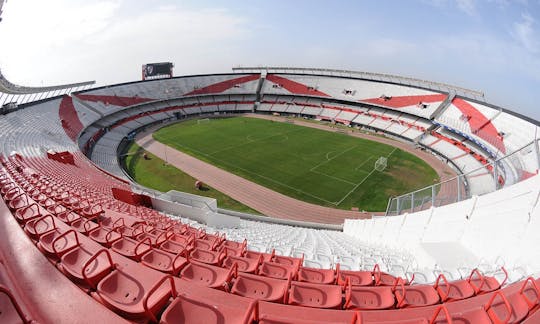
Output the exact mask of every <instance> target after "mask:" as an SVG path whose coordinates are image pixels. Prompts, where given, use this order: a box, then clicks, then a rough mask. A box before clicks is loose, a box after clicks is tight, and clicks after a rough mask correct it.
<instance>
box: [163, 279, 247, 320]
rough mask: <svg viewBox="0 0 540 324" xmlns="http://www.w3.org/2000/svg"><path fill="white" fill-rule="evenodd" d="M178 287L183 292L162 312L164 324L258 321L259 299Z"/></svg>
mask: <svg viewBox="0 0 540 324" xmlns="http://www.w3.org/2000/svg"><path fill="white" fill-rule="evenodd" d="M178 284H181V283H180V282H177V285H178ZM177 288H178V290H181V291H183V292H182V293H181V294H179V295H177V296H176V298H174V300H173V302H172V303H171V304H170V305H169V306H168V307H167V308H166V309H165V311H164V312H163V315H162V316H161V321H160V323H162V324H176V323H177V324H181V323H216V324H227V323H231V324H249V323H252V321H253V319H254V318H255V312H256V309H257V301H256V300H252V299H249V298H244V297H241V296H236V295H230V294H227V293H225V292H222V291H219V290H214V289H201V288H199V289H197V288H195V287H191V286H190V287H182V286H179V287H177Z"/></svg>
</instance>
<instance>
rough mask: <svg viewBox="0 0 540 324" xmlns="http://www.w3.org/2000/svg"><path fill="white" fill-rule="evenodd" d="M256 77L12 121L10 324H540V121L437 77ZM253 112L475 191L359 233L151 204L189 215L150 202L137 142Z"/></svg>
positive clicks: (224, 78) (4, 158)
mask: <svg viewBox="0 0 540 324" xmlns="http://www.w3.org/2000/svg"><path fill="white" fill-rule="evenodd" d="M252 70H253V71H251V70H250V69H249V68H247V69H246V71H244V73H232V74H222V75H205V76H191V77H181V78H172V79H163V80H151V81H146V82H135V83H127V84H119V85H111V86H108V87H104V88H98V89H92V90H87V91H83V92H77V93H74V94H72V95H67V94H66V95H62V96H59V97H55V98H51V99H47V100H42V101H38V102H32V103H28V104H24V105H23V106H22V107H20V108H21V109H17V110H15V111H10V112H8V113H7V114H6V115H4V116H0V141H1V143H2V145H0V162H1V166H0V195H1V196H2V201H0V237H2V239H0V260H2V262H0V298H1V299H0V300H1V303H0V307H1V308H0V322H6V323H10V322H30V321H37V322H43V323H49V322H68V321H69V322H96V321H98V322H106V323H122V322H129V321H146V322H161V323H177V322H207V323H213V322H215V323H218V322H220V323H251V322H258V323H330V322H333V323H336V322H338V323H430V322H431V323H443V322H470V323H492V322H495V323H518V322H521V321H523V322H529V323H534V322H535V319H536V318H537V317H538V314H539V313H538V311H537V310H538V309H539V308H540V291H539V290H538V284H539V283H540V282H539V281H538V280H540V279H537V274H538V273H539V271H540V263H539V262H538V261H537V260H540V258H539V256H538V250H537V249H536V246H538V244H539V243H540V242H538V240H539V239H538V236H537V230H538V224H539V223H538V222H539V219H540V218H539V217H540V215H539V213H538V210H539V209H538V197H540V190H539V188H540V183H539V181H540V180H539V178H538V176H537V170H538V150H537V148H538V143H537V141H536V137H535V135H534V134H536V131H537V129H538V124H537V123H536V122H534V121H531V120H527V119H524V118H520V116H518V115H514V114H512V113H510V112H508V111H505V110H502V109H494V108H493V106H491V105H489V104H487V103H479V102H478V94H477V93H474V92H467V91H466V90H464V89H459V88H452V89H446V90H447V91H442V90H441V87H442V86H441V85H440V84H437V85H436V87H435V84H430V83H425V82H420V80H417V81H418V83H415V84H414V85H413V84H411V80H403V84H399V82H398V81H399V80H400V79H399V78H394V79H393V80H394V81H393V82H381V81H384V80H383V79H384V78H383V76H379V78H378V80H377V81H375V80H373V79H370V78H368V76H367V75H362V77H360V75H356V74H355V73H349V74H347V77H339V76H329V75H325V74H324V73H325V71H322V70H317V71H312V72H310V71H307V70H306V71H301V73H300V72H299V71H298V70H294V72H295V73H292V74H288V73H287V72H285V71H286V70H280V69H277V68H276V69H275V71H272V69H271V68H260V69H259V70H256V69H254V68H253V69H252ZM263 70H265V71H266V72H268V74H266V73H263ZM342 72H343V73H345V72H344V71H342ZM355 76H356V77H355ZM371 77H372V78H374V76H373V75H371ZM381 78H382V79H381ZM261 80H262V82H263V86H262V87H261V89H262V90H261V93H257V92H258V85H259V82H260V81H261ZM396 80H398V81H396ZM405 81H407V83H405ZM420 85H421V86H420ZM430 85H431V86H433V87H431V86H430ZM428 89H433V90H428ZM450 90H451V91H454V92H456V93H457V95H458V96H457V97H456V98H454V99H452V100H448V101H450V103H449V104H448V106H446V105H445V104H444V101H445V100H446V99H447V98H448V96H449V93H450ZM44 91H47V90H44ZM467 94H468V95H469V96H467ZM261 95H262V96H261ZM257 98H260V99H261V100H260V101H258V100H257ZM439 108H440V109H439ZM254 110H255V112H258V113H274V112H275V113H279V114H284V115H287V116H288V115H289V114H291V115H301V116H302V117H309V118H314V119H315V118H318V119H326V120H329V121H331V122H338V123H343V124H346V123H349V124H350V125H351V126H354V127H372V128H373V129H375V130H377V131H382V132H387V133H389V134H390V135H392V136H399V137H400V139H401V140H403V141H407V142H409V143H414V144H418V145H423V146H425V147H429V148H433V151H435V152H437V154H439V155H440V156H441V157H443V158H445V159H448V160H451V161H452V163H453V164H454V166H455V167H456V169H458V170H459V171H460V172H462V173H465V175H464V176H463V178H464V179H465V181H466V183H467V190H466V192H463V196H462V197H460V199H459V201H458V202H457V203H454V204H447V205H444V206H443V205H436V204H433V199H434V198H435V197H439V195H441V194H444V192H443V190H442V188H443V187H433V188H429V190H430V193H431V195H432V196H428V197H427V200H428V201H430V202H431V205H429V204H428V205H429V208H425V209H424V210H421V209H420V208H419V209H416V210H415V207H416V206H415V204H414V201H415V200H414V197H412V199H411V201H413V203H411V204H409V205H408V207H409V208H407V207H403V206H401V207H400V208H398V209H397V211H398V212H397V214H398V215H395V216H386V217H373V218H371V219H369V220H347V221H346V222H345V223H344V225H343V231H336V230H335V228H331V227H328V228H324V226H323V229H320V227H319V229H317V228H309V225H310V224H308V223H305V224H298V223H289V224H278V223H276V222H274V221H272V220H271V219H266V220H265V221H260V220H261V219H260V218H257V219H258V221H255V220H253V219H255V218H245V219H240V220H239V221H238V222H237V223H236V225H235V226H232V227H223V228H218V227H217V226H216V227H214V226H213V225H212V224H203V223H201V222H198V221H196V220H194V219H190V218H189V217H188V216H189V215H187V214H186V215H183V214H181V215H175V214H174V213H171V212H170V209H164V208H161V210H159V209H158V208H152V206H154V205H155V206H154V207H157V206H158V205H159V204H158V202H159V203H161V204H162V205H161V206H164V204H165V203H168V205H167V206H177V205H178V206H179V204H175V203H174V202H173V201H172V200H170V201H165V200H164V199H165V198H164V197H165V196H160V197H161V198H160V199H158V198H157V197H154V196H152V195H149V194H144V193H140V192H139V191H135V190H134V188H135V184H133V183H131V182H130V180H129V178H128V177H127V176H126V175H125V174H124V173H123V171H122V170H121V168H120V167H119V164H118V146H119V144H120V142H121V141H122V140H124V139H126V138H127V137H130V136H132V135H133V134H134V133H135V132H136V131H138V130H140V129H144V128H145V127H148V126H149V125H154V124H162V123H168V122H174V121H176V120H177V119H182V118H185V117H187V116H203V117H208V116H211V115H213V114H214V113H230V112H240V113H242V112H253V111H254ZM464 115H466V116H468V117H467V120H465V118H464V117H463V116H464ZM457 121H461V122H457ZM444 126H447V127H444ZM520 127H521V128H520ZM522 130H526V132H527V133H525V132H522ZM494 138H495V139H494ZM514 151H517V153H514ZM83 153H84V154H83ZM85 154H86V155H85ZM506 155H508V156H506ZM87 157H91V160H92V162H93V163H92V162H91V161H90V160H88V158H87ZM500 157H502V158H503V159H502V160H501V161H499V163H496V164H493V163H491V162H490V160H489V159H491V160H493V159H496V158H500ZM478 169H480V170H482V171H481V173H480V171H478ZM509 175H511V176H509ZM499 177H502V178H501V179H503V180H504V181H500V179H499ZM437 188H439V189H441V191H440V192H439V189H437ZM456 188H458V189H457V190H458V191H459V190H461V189H459V188H461V187H460V186H459V183H458V186H456ZM497 189H498V190H497ZM421 198H422V199H424V198H425V197H421ZM430 199H431V200H430ZM401 203H403V201H401ZM190 208H191V209H200V206H190ZM204 208H206V207H204ZM182 210H187V209H182ZM407 211H408V212H407ZM389 215H390V214H389ZM214 216H215V217H220V216H222V217H224V218H225V217H226V215H225V214H223V215H221V214H219V213H216V214H214ZM285 223H287V222H285ZM291 224H294V225H295V226H291ZM29 264H31V266H28V265H29ZM52 292H54V293H52ZM74 309H76V311H74Z"/></svg>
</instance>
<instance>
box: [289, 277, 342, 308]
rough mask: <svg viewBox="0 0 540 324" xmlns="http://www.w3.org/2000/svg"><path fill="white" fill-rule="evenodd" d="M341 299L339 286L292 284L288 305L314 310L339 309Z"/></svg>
mask: <svg viewBox="0 0 540 324" xmlns="http://www.w3.org/2000/svg"><path fill="white" fill-rule="evenodd" d="M342 297H343V294H342V290H341V286H337V285H322V284H312V283H306V282H292V283H291V289H290V292H289V300H288V303H289V304H292V305H300V306H307V307H316V308H339V307H341V304H342Z"/></svg>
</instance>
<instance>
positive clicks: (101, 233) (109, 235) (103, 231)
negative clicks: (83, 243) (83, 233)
mask: <svg viewBox="0 0 540 324" xmlns="http://www.w3.org/2000/svg"><path fill="white" fill-rule="evenodd" d="M88 237H90V238H91V239H92V240H94V241H96V242H98V243H99V244H101V245H103V246H106V247H111V245H112V244H113V243H114V242H116V241H118V240H119V239H120V238H121V237H122V235H121V234H120V233H118V232H116V231H114V230H113V229H112V228H107V227H103V226H98V227H96V228H95V229H93V230H91V231H90V232H88Z"/></svg>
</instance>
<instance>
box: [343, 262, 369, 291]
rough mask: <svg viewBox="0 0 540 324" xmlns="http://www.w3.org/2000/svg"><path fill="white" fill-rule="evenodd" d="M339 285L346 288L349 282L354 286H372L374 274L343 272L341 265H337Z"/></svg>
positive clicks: (367, 272)
mask: <svg viewBox="0 0 540 324" xmlns="http://www.w3.org/2000/svg"><path fill="white" fill-rule="evenodd" d="M336 277H337V283H338V284H340V285H342V286H345V285H346V284H347V280H348V281H349V282H350V283H351V285H353V286H372V285H373V273H372V272H371V271H352V270H341V269H340V267H339V263H338V264H337V265H336Z"/></svg>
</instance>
